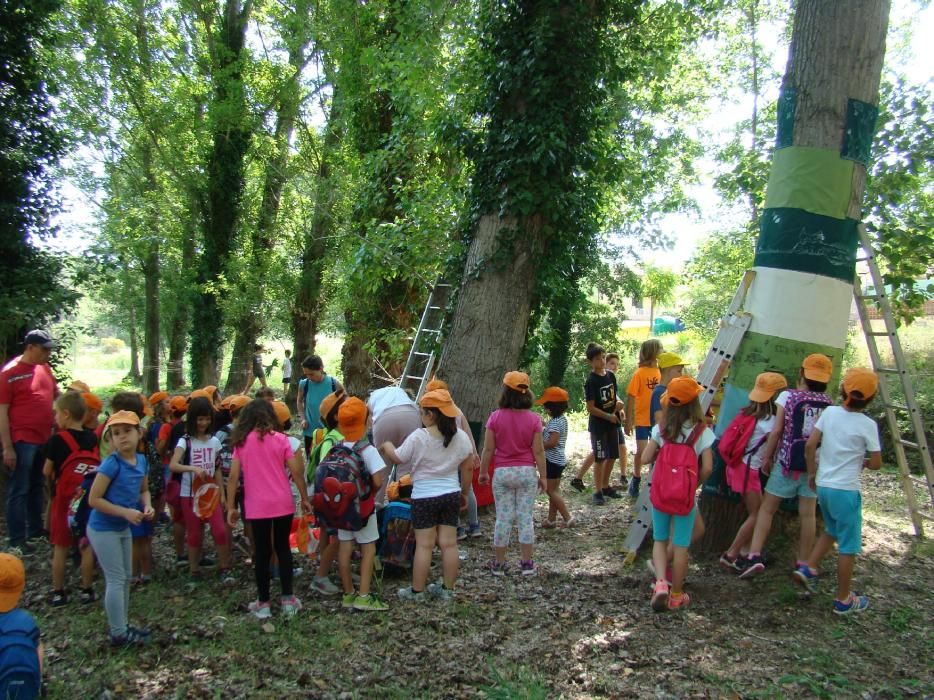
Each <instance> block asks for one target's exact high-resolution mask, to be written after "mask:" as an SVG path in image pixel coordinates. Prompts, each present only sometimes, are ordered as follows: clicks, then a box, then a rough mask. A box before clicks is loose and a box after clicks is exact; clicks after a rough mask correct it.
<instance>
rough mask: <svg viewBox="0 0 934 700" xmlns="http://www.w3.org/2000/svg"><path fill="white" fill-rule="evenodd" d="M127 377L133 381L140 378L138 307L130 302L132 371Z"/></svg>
mask: <svg viewBox="0 0 934 700" xmlns="http://www.w3.org/2000/svg"><path fill="white" fill-rule="evenodd" d="M127 378H129V380H130V381H132V382H134V383H135V382H138V381H139V380H140V372H139V334H138V333H137V332H136V309H135V308H134V306H133V305H132V304H130V371H129V372H128V373H127Z"/></svg>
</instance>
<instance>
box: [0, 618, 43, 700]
mask: <svg viewBox="0 0 934 700" xmlns="http://www.w3.org/2000/svg"><path fill="white" fill-rule="evenodd" d="M38 635H39V631H38V629H36V623H35V621H34V620H33V619H32V617H31V616H30V614H29V613H27V612H26V611H25V610H19V609H14V610H11V611H10V612H8V613H4V614H2V615H0V698H4V700H32V698H37V697H39V695H40V692H41V690H42V675H41V674H40V672H39V653H38V650H37V648H36V640H35V637H38Z"/></svg>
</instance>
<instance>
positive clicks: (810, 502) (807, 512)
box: [798, 477, 817, 561]
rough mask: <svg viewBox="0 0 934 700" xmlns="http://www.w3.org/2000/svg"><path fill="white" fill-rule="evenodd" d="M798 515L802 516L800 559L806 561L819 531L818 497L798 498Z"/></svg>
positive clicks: (799, 546)
mask: <svg viewBox="0 0 934 700" xmlns="http://www.w3.org/2000/svg"><path fill="white" fill-rule="evenodd" d="M801 478H802V479H803V478H804V477H801ZM798 517H800V518H801V537H800V539H799V540H798V561H805V560H806V559H807V558H808V556H809V555H810V554H811V550H812V549H814V537H815V535H816V533H817V499H816V498H806V497H804V496H800V497H799V498H798Z"/></svg>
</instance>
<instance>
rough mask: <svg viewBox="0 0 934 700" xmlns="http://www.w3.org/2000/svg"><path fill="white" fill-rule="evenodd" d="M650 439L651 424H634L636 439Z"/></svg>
mask: <svg viewBox="0 0 934 700" xmlns="http://www.w3.org/2000/svg"><path fill="white" fill-rule="evenodd" d="M651 439H652V426H651V425H637V426H636V440H651Z"/></svg>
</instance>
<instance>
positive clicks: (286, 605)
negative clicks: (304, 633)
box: [280, 595, 302, 617]
mask: <svg viewBox="0 0 934 700" xmlns="http://www.w3.org/2000/svg"><path fill="white" fill-rule="evenodd" d="M280 603H281V605H282V614H283V615H285V616H286V617H294V616H295V614H296V613H297V612H298V611H299V610H301V609H302V601H300V600H299V599H298V598H296V597H295V596H294V595H291V596H282V599H281V601H280Z"/></svg>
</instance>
